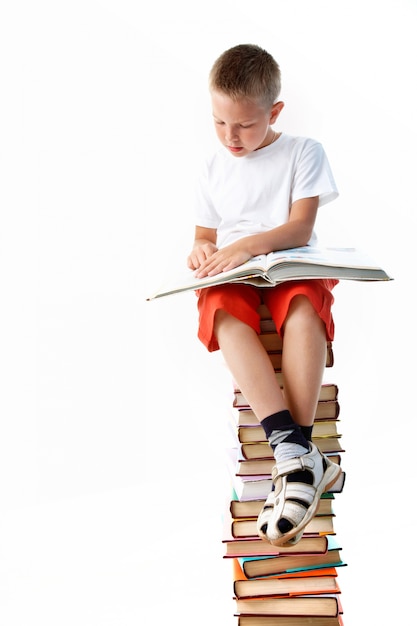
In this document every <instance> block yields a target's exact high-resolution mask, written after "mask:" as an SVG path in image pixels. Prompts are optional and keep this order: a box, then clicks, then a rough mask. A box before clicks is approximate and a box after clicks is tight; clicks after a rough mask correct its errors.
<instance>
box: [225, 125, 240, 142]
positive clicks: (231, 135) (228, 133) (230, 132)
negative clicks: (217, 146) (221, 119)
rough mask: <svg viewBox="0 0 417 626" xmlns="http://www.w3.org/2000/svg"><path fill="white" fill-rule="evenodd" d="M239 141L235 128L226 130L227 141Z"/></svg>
mask: <svg viewBox="0 0 417 626" xmlns="http://www.w3.org/2000/svg"><path fill="white" fill-rule="evenodd" d="M236 139H238V134H237V132H236V130H235V129H234V128H226V141H234V140H236Z"/></svg>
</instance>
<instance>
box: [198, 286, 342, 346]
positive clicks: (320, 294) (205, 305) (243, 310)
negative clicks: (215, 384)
mask: <svg viewBox="0 0 417 626" xmlns="http://www.w3.org/2000/svg"><path fill="white" fill-rule="evenodd" d="M338 282H339V281H337V280H330V279H308V280H294V281H288V282H285V283H281V284H279V285H277V286H276V287H264V288H259V287H253V286H252V285H247V284H241V283H227V284H225V285H216V286H214V287H207V288H205V289H200V290H198V291H197V292H196V293H197V296H198V311H199V316H200V317H199V328H198V338H199V339H200V341H201V342H202V343H203V344H204V345H205V346H206V348H207V349H208V351H209V352H214V351H215V350H218V349H219V344H218V343H217V339H216V337H215V336H214V333H213V328H214V316H215V314H216V311H218V310H224V311H227V312H228V313H230V314H231V315H233V316H234V317H237V319H239V320H241V321H242V322H244V323H245V324H248V325H249V326H251V327H252V328H253V329H254V330H255V331H256V332H257V333H258V334H259V333H260V323H259V320H260V316H259V313H258V307H259V305H260V304H261V303H264V304H265V305H266V306H267V307H268V309H269V311H270V313H271V316H272V319H273V320H274V322H275V326H276V328H277V331H278V333H279V334H280V335H281V336H282V332H283V325H284V322H285V319H286V317H287V314H288V308H289V306H290V302H291V300H292V298H293V297H294V296H297V295H304V296H306V297H307V298H308V299H309V300H310V302H311V304H312V305H313V307H314V309H315V311H317V314H318V315H319V317H320V318H321V319H322V320H323V323H324V325H325V328H326V336H327V341H333V339H334V322H333V316H332V312H331V307H332V304H333V301H334V298H333V294H332V289H333V287H335V285H337V283H338Z"/></svg>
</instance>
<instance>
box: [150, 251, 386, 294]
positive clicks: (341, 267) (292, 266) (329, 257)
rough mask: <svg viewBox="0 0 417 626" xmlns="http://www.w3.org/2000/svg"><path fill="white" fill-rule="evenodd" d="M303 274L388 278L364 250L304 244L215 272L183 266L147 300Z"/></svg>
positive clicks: (273, 282)
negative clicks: (203, 272) (200, 274)
mask: <svg viewBox="0 0 417 626" xmlns="http://www.w3.org/2000/svg"><path fill="white" fill-rule="evenodd" d="M306 278H336V279H339V280H359V281H380V280H392V278H391V277H390V276H389V275H388V274H387V273H386V272H385V271H384V270H383V269H382V268H381V267H379V266H378V265H377V264H375V263H374V262H373V261H372V259H370V258H369V257H368V255H367V254H365V253H364V252H362V251H361V250H359V249H357V248H317V247H311V246H304V247H302V248H291V249H290V250H279V251H277V252H270V253H269V254H262V255H259V256H256V257H253V258H252V259H250V260H249V261H247V262H246V263H243V265H239V266H238V267H235V268H234V269H232V270H228V271H227V272H221V273H220V274H216V275H215V276H207V277H205V278H196V276H195V273H194V272H193V271H192V270H186V271H185V272H184V274H183V276H179V277H177V278H176V279H173V280H171V281H168V282H167V283H166V284H165V285H164V287H163V288H161V289H159V290H158V291H156V292H155V293H154V294H153V295H151V296H150V297H148V298H147V300H153V299H154V298H160V297H162V296H168V295H171V294H175V293H179V292H181V291H189V290H196V289H203V288H204V287H210V286H213V285H220V284H223V283H230V282H241V283H248V284H251V285H255V286H257V287H273V286H274V285H277V284H278V283H281V282H284V281H288V280H300V279H306Z"/></svg>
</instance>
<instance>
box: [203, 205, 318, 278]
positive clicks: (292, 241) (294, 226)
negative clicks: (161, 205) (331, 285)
mask: <svg viewBox="0 0 417 626" xmlns="http://www.w3.org/2000/svg"><path fill="white" fill-rule="evenodd" d="M318 205H319V199H318V196H316V197H314V198H303V199H301V200H297V201H296V202H294V204H293V205H292V206H291V211H290V217H289V219H288V222H286V223H285V224H282V225H281V226H277V227H276V228H272V229H271V230H268V231H266V232H264V233H259V234H257V235H249V236H248V237H242V239H239V240H238V241H235V242H234V243H232V244H230V245H229V246H225V247H224V248H221V249H220V250H217V251H216V252H214V253H213V252H212V253H211V255H209V256H207V257H206V258H205V259H204V260H202V262H201V261H200V264H199V265H198V266H197V267H198V269H199V272H198V273H197V277H198V278H203V277H204V276H215V275H216V274H219V273H220V272H225V271H227V270H231V269H233V268H234V267H237V266H238V265H242V263H245V262H246V261H248V260H249V259H250V258H252V257H254V256H257V255H258V254H268V253H269V252H273V251H275V250H288V249H289V248H298V247H300V246H305V245H307V243H308V242H309V240H310V238H311V235H312V234H313V228H314V224H315V221H316V215H317V209H318ZM205 230H208V229H205Z"/></svg>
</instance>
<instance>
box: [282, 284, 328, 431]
mask: <svg viewBox="0 0 417 626" xmlns="http://www.w3.org/2000/svg"><path fill="white" fill-rule="evenodd" d="M283 331H284V332H283V350H282V376H283V381H284V389H285V397H286V400H287V402H288V406H289V409H290V411H291V414H292V416H293V418H294V421H295V422H296V423H297V424H299V425H300V426H308V427H312V425H313V422H314V416H315V413H316V409H317V402H318V400H319V396H320V389H321V385H322V381H323V372H324V368H325V365H326V357H327V338H326V330H325V327H324V324H323V322H322V320H321V319H320V317H319V316H318V315H317V313H316V311H315V310H314V308H313V307H312V305H311V303H310V301H309V300H308V298H306V297H305V296H303V295H298V296H295V297H294V298H293V299H292V300H291V303H290V306H289V309H288V314H287V318H286V320H285V323H284V326H283ZM300 356H301V358H300Z"/></svg>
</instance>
